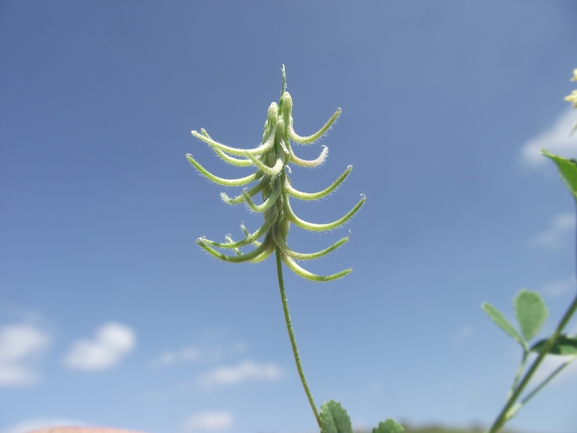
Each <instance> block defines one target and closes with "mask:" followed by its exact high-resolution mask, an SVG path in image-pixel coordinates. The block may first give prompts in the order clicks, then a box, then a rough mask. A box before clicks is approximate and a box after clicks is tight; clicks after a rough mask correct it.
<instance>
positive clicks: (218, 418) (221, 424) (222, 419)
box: [182, 411, 234, 432]
mask: <svg viewBox="0 0 577 433" xmlns="http://www.w3.org/2000/svg"><path fill="white" fill-rule="evenodd" d="M233 425H234V417H233V415H232V414H231V413H230V412H227V411H213V412H201V413H198V414H195V415H192V416H191V417H189V418H187V419H186V420H185V421H184V425H183V428H182V429H183V431H185V432H195V431H218V430H227V429H229V428H231V427H232V426H233Z"/></svg>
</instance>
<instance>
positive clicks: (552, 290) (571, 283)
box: [541, 276, 575, 296]
mask: <svg viewBox="0 0 577 433" xmlns="http://www.w3.org/2000/svg"><path fill="white" fill-rule="evenodd" d="M541 290H542V291H543V293H546V294H547V295H549V296H563V295H565V294H567V293H570V292H573V291H574V290H575V277H574V276H571V277H569V278H566V279H565V280H557V281H550V282H548V283H545V284H543V285H542V286H541Z"/></svg>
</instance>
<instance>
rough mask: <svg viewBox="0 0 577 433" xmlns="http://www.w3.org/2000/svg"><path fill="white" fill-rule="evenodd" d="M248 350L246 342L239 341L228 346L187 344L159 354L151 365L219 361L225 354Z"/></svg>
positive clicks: (165, 365) (156, 366) (235, 353)
mask: <svg viewBox="0 0 577 433" xmlns="http://www.w3.org/2000/svg"><path fill="white" fill-rule="evenodd" d="M246 351H247V345H246V343H244V342H242V341H237V342H236V343H234V344H231V345H228V346H226V347H221V346H216V347H212V348H207V347H198V346H186V347H183V348H182V349H180V350H167V351H165V352H163V353H161V354H160V355H159V356H157V357H156V358H155V359H154V360H153V361H152V362H151V367H152V368H153V369H154V368H159V367H170V366H174V365H176V364H181V363H186V362H206V361H210V362H217V361H219V360H220V359H222V358H223V357H224V356H229V355H238V354H241V353H245V352H246Z"/></svg>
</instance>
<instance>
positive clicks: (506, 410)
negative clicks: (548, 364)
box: [488, 230, 577, 433]
mask: <svg viewBox="0 0 577 433" xmlns="http://www.w3.org/2000/svg"><path fill="white" fill-rule="evenodd" d="M576 236H577V230H576ZM575 244H576V248H577V241H576V243H575ZM576 259H577V253H576ZM575 269H576V272H577V266H576V268H575ZM575 311H577V295H576V296H575V299H573V302H571V305H569V308H568V309H567V311H566V312H565V314H564V315H563V317H562V318H561V321H560V322H559V324H558V325H557V328H555V331H554V332H553V335H551V337H550V338H549V340H548V341H547V344H545V346H544V347H543V349H542V350H541V352H540V353H539V355H538V356H537V358H536V359H535V361H534V362H533V364H532V365H531V367H530V368H529V370H528V371H527V373H526V374H525V376H524V377H523V379H522V380H521V382H520V383H519V385H518V386H517V387H516V389H514V390H513V393H511V395H510V396H509V399H508V400H507V403H506V404H505V407H503V410H501V413H499V415H498V416H497V419H496V420H495V421H494V422H493V425H492V426H491V428H490V429H489V430H488V433H496V432H498V431H499V430H500V429H501V428H502V427H503V426H504V425H505V423H506V422H507V421H508V420H509V419H511V418H512V417H513V416H514V415H515V413H517V411H518V410H519V409H520V407H521V406H522V405H523V404H524V403H526V402H527V400H528V399H530V398H531V397H533V396H534V395H535V393H536V392H537V391H539V390H541V388H542V386H538V387H537V389H536V390H535V391H534V392H532V393H530V394H529V396H528V397H527V398H526V399H525V400H523V401H522V402H521V403H518V404H516V405H515V403H516V402H517V400H518V399H519V396H520V395H521V393H522V392H523V390H524V389H525V387H526V386H527V384H528V383H529V381H530V380H531V377H533V374H535V372H536V371H537V369H538V368H539V366H540V365H541V362H542V361H543V359H545V356H547V354H548V353H549V350H551V348H552V347H553V345H554V344H555V342H556V341H557V339H558V338H559V336H560V335H561V333H562V332H563V329H565V326H567V323H568V322H569V320H571V318H572V317H573V314H575ZM548 380H549V379H547V380H546V382H547V381H548Z"/></svg>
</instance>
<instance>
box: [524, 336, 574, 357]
mask: <svg viewBox="0 0 577 433" xmlns="http://www.w3.org/2000/svg"><path fill="white" fill-rule="evenodd" d="M547 341H549V339H548V338H546V339H544V340H540V341H538V342H537V343H535V344H534V345H533V347H531V351H532V352H536V353H541V351H542V350H543V347H545V345H546V344H547ZM549 354H550V355H577V337H569V336H568V335H561V336H560V337H559V338H558V339H557V341H556V342H555V344H554V345H553V347H551V349H549Z"/></svg>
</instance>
